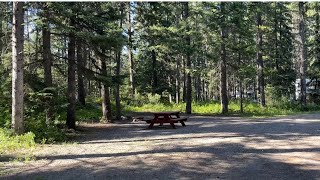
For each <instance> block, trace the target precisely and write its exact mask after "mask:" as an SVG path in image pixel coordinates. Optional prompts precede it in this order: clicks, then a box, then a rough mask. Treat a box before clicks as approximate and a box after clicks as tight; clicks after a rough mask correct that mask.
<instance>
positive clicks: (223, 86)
mask: <svg viewBox="0 0 320 180" xmlns="http://www.w3.org/2000/svg"><path fill="white" fill-rule="evenodd" d="M221 14H222V18H221V21H222V23H221V27H220V28H221V49H220V58H221V62H220V98H221V112H222V114H225V113H228V89H227V66H226V61H227V52H226V45H225V41H226V37H227V33H226V27H225V23H226V22H225V2H221Z"/></svg>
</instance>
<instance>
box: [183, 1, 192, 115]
mask: <svg viewBox="0 0 320 180" xmlns="http://www.w3.org/2000/svg"><path fill="white" fill-rule="evenodd" d="M183 16H184V19H185V21H187V20H188V18H189V3H188V2H185V3H184V15H183ZM186 30H187V32H188V31H189V26H187V27H186ZM186 45H187V46H188V47H190V46H191V38H190V36H189V35H187V37H186ZM186 68H187V69H188V71H187V79H186V114H191V113H192V109H191V108H192V107H191V102H192V84H191V74H190V69H191V53H190V52H189V51H188V52H187V54H186Z"/></svg>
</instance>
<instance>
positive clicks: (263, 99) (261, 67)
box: [256, 3, 266, 106]
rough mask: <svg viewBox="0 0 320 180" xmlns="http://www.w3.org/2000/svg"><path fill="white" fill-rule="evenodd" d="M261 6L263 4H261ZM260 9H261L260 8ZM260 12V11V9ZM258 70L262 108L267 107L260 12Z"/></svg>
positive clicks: (260, 15) (259, 15)
mask: <svg viewBox="0 0 320 180" xmlns="http://www.w3.org/2000/svg"><path fill="white" fill-rule="evenodd" d="M259 5H260V6H261V4H260V3H259ZM259 8H260V7H259ZM259 10H260V9H259ZM256 21H257V28H258V33H257V42H256V44H257V68H258V90H259V92H260V103H261V106H266V97H265V91H264V86H265V82H264V72H263V70H264V64H263V59H262V32H261V26H262V14H261V12H260V11H259V12H258V13H257V19H256Z"/></svg>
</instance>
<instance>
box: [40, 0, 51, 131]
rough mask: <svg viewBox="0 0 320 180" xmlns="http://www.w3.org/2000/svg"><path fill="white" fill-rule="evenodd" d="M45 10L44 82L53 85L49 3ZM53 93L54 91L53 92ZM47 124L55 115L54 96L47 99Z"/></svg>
mask: <svg viewBox="0 0 320 180" xmlns="http://www.w3.org/2000/svg"><path fill="white" fill-rule="evenodd" d="M43 11H44V26H43V29H42V47H43V54H42V57H43V69H44V83H45V86H46V87H47V88H48V87H52V71H51V64H52V56H51V37H50V29H49V17H50V14H49V10H48V7H47V3H44V6H43ZM51 93H53V92H51ZM45 111H46V112H45V113H46V124H47V125H49V124H51V123H52V120H53V119H54V117H53V115H54V114H53V98H48V99H47V100H46V110H45Z"/></svg>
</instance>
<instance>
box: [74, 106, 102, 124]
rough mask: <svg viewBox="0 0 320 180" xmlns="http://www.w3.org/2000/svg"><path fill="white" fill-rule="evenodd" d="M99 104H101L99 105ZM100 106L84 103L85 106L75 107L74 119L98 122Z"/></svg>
mask: <svg viewBox="0 0 320 180" xmlns="http://www.w3.org/2000/svg"><path fill="white" fill-rule="evenodd" d="M100 104H101V103H100ZM100 104H96V103H86V105H85V106H80V105H79V106H77V109H76V117H77V120H78V121H88V122H92V121H99V119H100V117H101V107H100Z"/></svg>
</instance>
